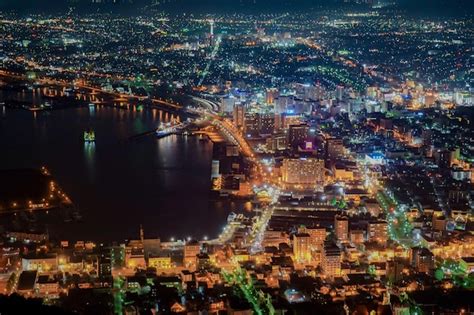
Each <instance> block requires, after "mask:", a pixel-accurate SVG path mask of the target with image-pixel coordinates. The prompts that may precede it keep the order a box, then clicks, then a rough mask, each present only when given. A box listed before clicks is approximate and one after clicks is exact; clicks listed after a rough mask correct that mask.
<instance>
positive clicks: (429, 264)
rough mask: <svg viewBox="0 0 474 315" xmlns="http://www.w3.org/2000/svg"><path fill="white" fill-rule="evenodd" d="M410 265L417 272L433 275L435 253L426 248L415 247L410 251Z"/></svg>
mask: <svg viewBox="0 0 474 315" xmlns="http://www.w3.org/2000/svg"><path fill="white" fill-rule="evenodd" d="M410 263H411V265H412V267H415V269H416V271H418V272H423V273H431V272H432V271H433V269H434V267H435V261H434V255H433V253H432V252H431V251H430V250H429V249H427V248H425V247H413V248H412V249H411V250H410Z"/></svg>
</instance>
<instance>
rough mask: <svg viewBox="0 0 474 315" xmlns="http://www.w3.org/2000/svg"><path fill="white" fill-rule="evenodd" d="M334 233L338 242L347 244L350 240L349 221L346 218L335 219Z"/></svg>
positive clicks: (338, 217) (337, 217)
mask: <svg viewBox="0 0 474 315" xmlns="http://www.w3.org/2000/svg"><path fill="white" fill-rule="evenodd" d="M334 231H335V232H336V238H337V241H338V242H341V243H346V242H347V241H348V240H349V219H348V218H347V217H346V216H342V215H336V216H335V217H334Z"/></svg>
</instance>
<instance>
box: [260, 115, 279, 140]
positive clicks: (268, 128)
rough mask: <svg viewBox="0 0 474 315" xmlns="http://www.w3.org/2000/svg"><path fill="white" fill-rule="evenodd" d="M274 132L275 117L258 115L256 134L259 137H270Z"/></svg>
mask: <svg viewBox="0 0 474 315" xmlns="http://www.w3.org/2000/svg"><path fill="white" fill-rule="evenodd" d="M274 130H275V115H273V114H272V113H260V114H258V132H259V134H261V135H270V134H272V133H273V131H274Z"/></svg>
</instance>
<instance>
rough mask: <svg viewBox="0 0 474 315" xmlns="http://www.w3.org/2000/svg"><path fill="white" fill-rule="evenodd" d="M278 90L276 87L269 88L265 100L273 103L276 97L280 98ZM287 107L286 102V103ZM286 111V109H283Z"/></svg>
mask: <svg viewBox="0 0 474 315" xmlns="http://www.w3.org/2000/svg"><path fill="white" fill-rule="evenodd" d="M278 95H279V94H278V90H277V89H275V88H271V89H267V91H266V93H265V101H266V103H267V104H273V103H274V102H275V99H277V98H278ZM285 107H286V104H285ZM283 112H284V110H283Z"/></svg>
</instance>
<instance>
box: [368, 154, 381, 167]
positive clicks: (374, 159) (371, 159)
mask: <svg viewBox="0 0 474 315" xmlns="http://www.w3.org/2000/svg"><path fill="white" fill-rule="evenodd" d="M365 160H366V162H367V163H369V164H372V165H377V164H383V163H384V162H385V156H384V155H383V154H382V153H379V152H374V153H370V154H366V155H365Z"/></svg>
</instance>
